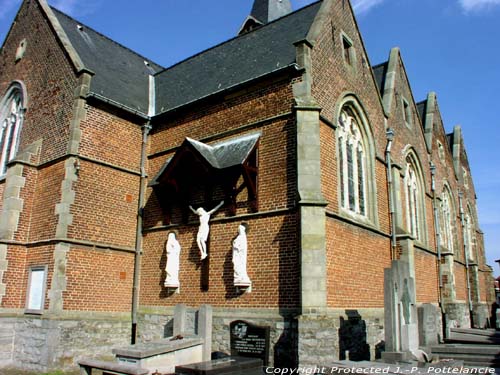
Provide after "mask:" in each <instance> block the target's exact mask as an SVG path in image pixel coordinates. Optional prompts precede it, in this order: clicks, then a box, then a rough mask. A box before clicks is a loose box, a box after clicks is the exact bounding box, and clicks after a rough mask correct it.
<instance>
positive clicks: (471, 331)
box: [450, 328, 500, 338]
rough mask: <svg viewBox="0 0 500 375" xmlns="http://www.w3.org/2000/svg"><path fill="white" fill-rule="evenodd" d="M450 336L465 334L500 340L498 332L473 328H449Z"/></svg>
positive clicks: (499, 332)
mask: <svg viewBox="0 0 500 375" xmlns="http://www.w3.org/2000/svg"><path fill="white" fill-rule="evenodd" d="M450 332H451V334H454V333H465V334H468V335H478V336H488V337H498V338H500V331H497V330H495V329H475V328H451V329H450Z"/></svg>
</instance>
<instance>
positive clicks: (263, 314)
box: [139, 308, 297, 367]
mask: <svg viewBox="0 0 500 375" xmlns="http://www.w3.org/2000/svg"><path fill="white" fill-rule="evenodd" d="M173 316H174V310H173V308H169V309H164V310H163V312H160V311H158V310H155V309H150V310H149V311H144V310H143V311H142V312H141V314H140V315H139V340H140V341H142V342H149V341H153V340H158V339H161V338H164V337H168V336H171V335H172V333H173ZM197 319H198V317H197V314H196V311H195V309H192V308H188V309H187V324H186V326H187V332H186V333H187V334H189V333H192V334H195V333H198V332H195V328H194V327H195V326H196V324H195V323H196V322H197ZM240 319H241V320H246V321H248V322H250V323H253V324H256V325H261V326H269V327H270V348H269V357H270V358H269V364H270V365H271V366H278V367H281V366H286V367H293V366H296V365H297V320H296V319H294V318H293V314H291V313H289V314H286V315H285V314H284V316H282V315H280V314H279V312H278V311H277V310H271V309H262V310H261V309H246V310H244V309H241V310H236V309H235V310H232V309H217V308H214V309H213V325H212V351H213V352H223V353H227V354H230V352H231V348H230V334H229V325H230V324H231V322H232V321H234V320H240Z"/></svg>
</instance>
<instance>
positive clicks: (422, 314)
mask: <svg viewBox="0 0 500 375" xmlns="http://www.w3.org/2000/svg"><path fill="white" fill-rule="evenodd" d="M438 315H439V308H437V307H436V306H434V305H432V304H430V303H424V304H423V305H422V306H420V307H419V308H418V333H419V337H420V345H421V346H432V345H437V344H438V343H439V322H438Z"/></svg>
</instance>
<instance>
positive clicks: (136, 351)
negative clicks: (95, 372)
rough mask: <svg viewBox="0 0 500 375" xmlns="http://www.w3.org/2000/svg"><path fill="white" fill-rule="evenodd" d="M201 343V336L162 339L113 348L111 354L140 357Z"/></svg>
mask: <svg viewBox="0 0 500 375" xmlns="http://www.w3.org/2000/svg"><path fill="white" fill-rule="evenodd" d="M202 344H203V339H201V338H184V339H181V340H171V339H164V340H159V341H153V342H149V343H143V344H136V345H130V346H128V347H124V348H117V349H113V354H115V355H116V356H120V357H130V358H137V359H142V358H147V357H152V356H155V355H159V354H163V353H170V352H173V351H176V350H180V349H185V348H190V347H193V346H197V345H202Z"/></svg>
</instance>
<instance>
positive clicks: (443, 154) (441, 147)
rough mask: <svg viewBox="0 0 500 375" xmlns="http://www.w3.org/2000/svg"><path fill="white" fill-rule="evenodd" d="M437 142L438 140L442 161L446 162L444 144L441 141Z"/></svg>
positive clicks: (439, 154)
mask: <svg viewBox="0 0 500 375" xmlns="http://www.w3.org/2000/svg"><path fill="white" fill-rule="evenodd" d="M436 142H437V148H438V156H439V160H440V161H441V163H444V162H445V153H444V146H443V144H442V143H441V142H439V141H436Z"/></svg>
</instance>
